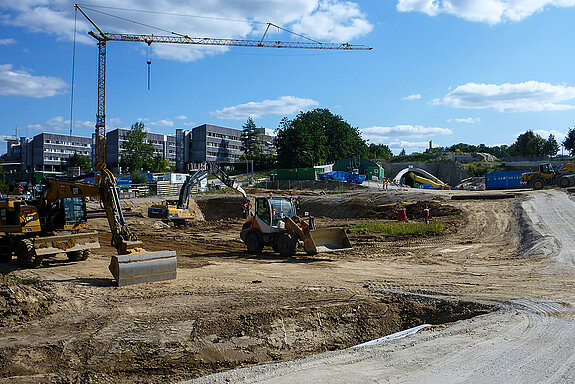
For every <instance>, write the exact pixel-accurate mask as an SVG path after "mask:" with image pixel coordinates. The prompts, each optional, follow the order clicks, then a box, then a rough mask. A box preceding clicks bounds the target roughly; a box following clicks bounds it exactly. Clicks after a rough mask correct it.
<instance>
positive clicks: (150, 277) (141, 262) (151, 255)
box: [109, 251, 178, 287]
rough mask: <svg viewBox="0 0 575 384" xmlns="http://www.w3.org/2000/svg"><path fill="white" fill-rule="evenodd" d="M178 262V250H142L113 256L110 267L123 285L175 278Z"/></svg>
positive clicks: (118, 283) (119, 283) (118, 282)
mask: <svg viewBox="0 0 575 384" xmlns="http://www.w3.org/2000/svg"><path fill="white" fill-rule="evenodd" d="M177 264H178V261H177V259H176V251H160V252H145V251H140V252H133V253H129V254H127V255H114V256H112V259H111V260H110V266H109V269H110V272H112V275H113V276H114V279H116V283H117V285H118V287H122V286H125V285H130V284H139V283H148V282H154V281H163V280H173V279H175V278H176V268H177Z"/></svg>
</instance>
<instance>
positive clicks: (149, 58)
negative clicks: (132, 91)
mask: <svg viewBox="0 0 575 384" xmlns="http://www.w3.org/2000/svg"><path fill="white" fill-rule="evenodd" d="M146 43H147V44H148V50H147V53H146V64H148V91H149V90H150V78H151V64H152V59H151V57H150V56H151V54H150V46H151V45H152V42H151V41H146Z"/></svg>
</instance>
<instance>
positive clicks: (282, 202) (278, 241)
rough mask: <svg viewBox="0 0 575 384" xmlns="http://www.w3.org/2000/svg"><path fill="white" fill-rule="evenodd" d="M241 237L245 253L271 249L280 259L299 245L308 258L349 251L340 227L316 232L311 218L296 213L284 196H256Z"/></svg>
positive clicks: (294, 252)
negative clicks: (322, 253)
mask: <svg viewBox="0 0 575 384" xmlns="http://www.w3.org/2000/svg"><path fill="white" fill-rule="evenodd" d="M240 237H241V239H242V241H243V242H244V244H245V245H246V247H247V251H248V253H252V254H257V253H261V252H262V250H263V248H264V246H271V247H272V249H273V250H274V251H275V252H278V253H279V254H280V255H281V256H283V257H291V256H293V255H295V254H296V252H297V249H298V247H299V246H300V244H303V248H304V250H305V252H306V253H307V254H308V255H315V254H317V253H320V252H331V251H340V250H345V249H351V248H352V247H351V244H350V242H349V239H348V237H347V235H346V233H345V231H344V230H343V229H341V228H323V229H316V227H315V221H314V218H313V217H312V216H310V215H308V214H307V213H306V214H305V215H304V216H303V217H300V216H298V215H297V214H296V204H294V201H293V200H292V199H290V198H286V197H274V196H267V197H256V198H255V207H254V213H253V215H252V216H251V217H249V218H248V220H247V221H246V222H245V223H244V225H243V227H242V231H241V233H240Z"/></svg>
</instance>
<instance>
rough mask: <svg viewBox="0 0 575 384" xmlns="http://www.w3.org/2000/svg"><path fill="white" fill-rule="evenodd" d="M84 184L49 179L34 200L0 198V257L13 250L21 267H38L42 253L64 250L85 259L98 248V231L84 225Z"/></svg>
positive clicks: (5, 258)
mask: <svg viewBox="0 0 575 384" xmlns="http://www.w3.org/2000/svg"><path fill="white" fill-rule="evenodd" d="M83 193H84V187H83V186H80V185H78V183H75V182H64V181H62V182H58V181H56V180H49V181H48V182H47V184H46V186H45V187H44V189H43V191H42V194H41V196H40V198H39V199H37V200H26V199H23V198H13V197H12V198H5V199H2V200H0V232H3V234H2V235H0V255H1V256H0V259H1V260H2V261H3V262H9V261H10V260H11V259H12V256H13V255H14V254H16V258H17V262H18V265H19V266H20V267H23V268H35V267H38V266H39V265H40V264H41V262H42V260H43V259H44V258H45V257H51V256H55V255H57V254H60V253H65V254H66V255H67V256H68V259H69V260H70V261H81V260H86V259H87V258H88V257H89V255H90V250H91V249H94V248H100V243H99V241H98V235H97V232H81V231H82V230H85V229H86V221H87V220H86V201H85V199H84V198H83Z"/></svg>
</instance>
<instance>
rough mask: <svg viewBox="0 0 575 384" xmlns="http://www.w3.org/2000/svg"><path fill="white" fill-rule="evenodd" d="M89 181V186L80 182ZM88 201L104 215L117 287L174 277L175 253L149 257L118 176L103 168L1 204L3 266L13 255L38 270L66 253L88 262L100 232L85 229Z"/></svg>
mask: <svg viewBox="0 0 575 384" xmlns="http://www.w3.org/2000/svg"><path fill="white" fill-rule="evenodd" d="M82 179H90V181H89V182H84V181H81V180H82ZM87 197H95V198H98V199H99V200H100V204H101V205H102V207H103V208H104V209H105V211H106V217H107V220H108V224H109V226H110V231H111V234H112V240H111V245H112V246H113V247H115V248H116V250H117V253H118V255H113V256H112V258H111V261H110V266H109V269H110V272H111V273H112V275H113V276H114V278H115V280H116V282H117V285H118V286H124V285H129V284H136V283H143V282H152V281H162V280H170V279H175V278H176V267H177V260H176V252H174V251H160V252H147V251H146V250H145V249H143V248H142V246H143V245H142V242H141V241H139V240H138V237H137V236H136V234H134V233H132V232H131V231H130V230H129V228H128V226H127V224H126V221H125V219H124V215H123V213H122V207H121V205H120V199H119V197H118V186H117V184H116V181H115V178H114V175H113V174H112V173H111V172H110V171H109V170H108V169H106V168H105V167H104V168H103V169H101V170H100V171H98V172H93V173H90V174H87V175H82V176H79V177H76V178H50V179H47V180H45V185H44V188H43V190H42V193H41V195H40V197H39V198H38V199H37V200H31V201H25V200H21V199H5V200H2V201H0V219H1V223H0V231H2V232H4V234H3V235H2V236H0V250H1V251H2V255H3V256H2V258H3V259H4V261H9V260H10V259H11V258H12V251H14V250H15V253H16V257H17V261H18V264H19V265H20V266H22V267H25V268H33V267H37V266H39V265H40V263H41V262H42V259H43V258H44V257H47V256H52V255H56V254H58V253H66V255H67V256H68V258H69V259H70V260H73V261H79V260H85V259H86V258H87V257H88V255H89V251H90V249H93V248H99V247H100V244H99V242H98V237H97V233H96V232H89V233H83V232H81V230H82V229H85V228H86V202H85V199H86V198H87Z"/></svg>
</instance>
